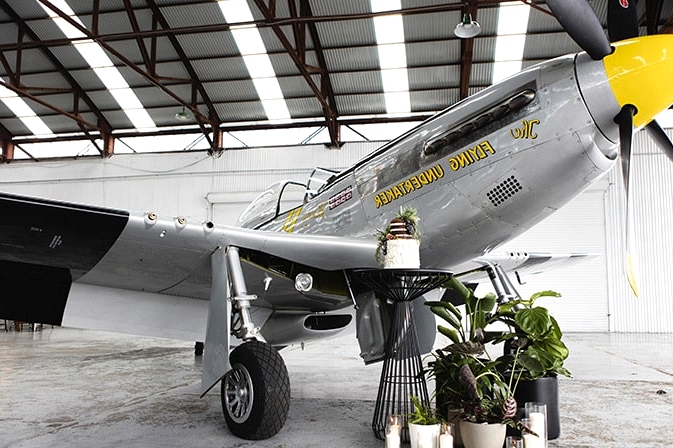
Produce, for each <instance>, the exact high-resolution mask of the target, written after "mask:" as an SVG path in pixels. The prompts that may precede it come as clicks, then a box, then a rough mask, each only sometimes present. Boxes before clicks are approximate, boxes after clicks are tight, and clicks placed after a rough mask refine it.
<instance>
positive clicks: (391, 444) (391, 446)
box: [386, 432, 402, 448]
mask: <svg viewBox="0 0 673 448" xmlns="http://www.w3.org/2000/svg"><path fill="white" fill-rule="evenodd" d="M401 443H402V440H401V439H400V434H399V433H394V432H391V433H388V434H386V448H400V445H401Z"/></svg>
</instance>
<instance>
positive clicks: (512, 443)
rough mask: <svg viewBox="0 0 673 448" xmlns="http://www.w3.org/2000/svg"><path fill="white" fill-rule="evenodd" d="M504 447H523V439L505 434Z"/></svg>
mask: <svg viewBox="0 0 673 448" xmlns="http://www.w3.org/2000/svg"><path fill="white" fill-rule="evenodd" d="M505 448H523V439H522V438H521V437H516V436H507V438H506V439H505Z"/></svg>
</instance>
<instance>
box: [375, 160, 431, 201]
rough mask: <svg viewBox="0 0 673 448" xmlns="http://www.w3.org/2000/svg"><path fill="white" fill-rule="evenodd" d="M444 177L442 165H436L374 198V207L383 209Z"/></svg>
mask: <svg viewBox="0 0 673 448" xmlns="http://www.w3.org/2000/svg"><path fill="white" fill-rule="evenodd" d="M442 177H444V169H443V168H442V166H441V165H435V166H433V167H431V168H430V169H428V170H425V171H423V172H421V173H419V174H417V175H415V176H412V177H410V178H408V179H406V180H403V181H402V182H400V183H399V184H397V185H393V186H392V187H390V188H388V189H387V190H383V191H381V192H379V193H377V194H376V195H375V196H374V205H376V208H379V207H383V206H384V205H386V204H390V203H391V202H393V201H395V200H397V199H399V198H401V197H403V196H405V195H407V194H409V193H411V192H412V191H416V190H419V189H421V188H423V186H425V185H428V184H431V183H432V182H434V181H436V180H437V179H441V178H442Z"/></svg>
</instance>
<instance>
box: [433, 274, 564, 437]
mask: <svg viewBox="0 0 673 448" xmlns="http://www.w3.org/2000/svg"><path fill="white" fill-rule="evenodd" d="M444 286H445V287H446V288H449V289H453V290H454V291H456V292H457V293H458V295H459V296H460V297H461V298H462V299H463V300H464V303H465V310H464V313H465V315H463V313H462V312H461V311H460V310H459V309H458V308H457V307H456V306H454V305H453V304H452V303H450V302H446V301H439V302H427V303H426V305H428V306H430V307H431V310H432V312H433V313H434V314H435V315H437V316H439V317H440V318H441V319H442V320H443V321H444V324H440V325H438V326H437V329H438V331H439V332H440V333H442V334H443V335H444V336H446V337H447V338H448V339H449V340H450V341H451V343H450V344H449V345H447V346H446V347H444V348H441V349H439V350H436V351H435V352H434V353H433V355H434V359H433V360H432V361H431V362H430V363H429V373H430V375H431V376H433V377H434V378H435V381H436V392H435V393H436V395H437V400H438V403H442V405H443V406H444V407H446V409H443V412H447V411H448V412H449V413H450V414H452V415H456V416H457V417H458V418H460V419H464V420H468V421H472V422H475V423H507V424H510V425H513V426H516V427H520V423H519V422H517V420H516V416H515V414H516V401H515V400H514V398H513V396H514V393H515V390H516V386H517V384H518V381H519V380H520V379H521V378H524V379H536V378H540V377H542V376H547V375H554V374H562V375H570V372H568V371H567V370H566V369H565V368H564V367H563V361H564V360H565V359H566V358H567V356H568V349H567V348H566V346H565V345H564V344H563V343H562V342H561V336H562V333H561V331H560V329H559V327H558V323H557V322H556V320H554V318H553V317H551V316H550V315H549V312H548V311H547V310H546V309H545V308H542V307H538V306H534V304H535V301H536V300H537V299H538V298H540V297H544V296H551V297H559V296H560V295H559V294H558V293H555V292H553V291H543V292H540V293H537V294H534V295H533V296H532V297H531V298H530V299H528V300H516V301H512V302H508V303H504V304H499V305H498V304H497V301H496V297H495V295H494V294H490V293H489V294H487V295H485V296H484V297H477V296H475V294H474V292H473V291H472V290H471V289H469V288H467V287H466V286H465V285H463V284H462V283H461V282H460V281H459V280H458V279H456V278H452V279H451V280H450V281H449V282H447V284H445V285H444ZM497 322H503V323H505V324H506V325H508V326H509V327H510V330H509V331H493V330H492V326H493V324H495V323H497ZM488 343H493V344H497V343H504V344H505V345H506V346H507V347H508V348H509V350H508V352H507V353H506V354H504V355H502V356H500V357H497V358H495V359H493V358H491V356H490V355H489V354H488V352H487V351H486V347H485V345H486V344H488Z"/></svg>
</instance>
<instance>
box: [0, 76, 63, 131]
mask: <svg viewBox="0 0 673 448" xmlns="http://www.w3.org/2000/svg"><path fill="white" fill-rule="evenodd" d="M0 101H2V102H3V103H4V104H5V106H7V108H8V109H9V110H11V111H12V113H13V114H14V115H16V117H17V118H18V119H19V120H21V122H22V123H23V124H24V126H26V127H27V128H28V129H29V130H30V132H32V133H33V134H34V135H40V136H53V135H54V133H53V132H52V131H51V129H49V127H48V126H47V125H46V124H45V123H44V121H42V119H41V118H40V117H38V116H37V114H36V113H35V111H34V110H33V109H32V108H31V107H30V106H29V105H28V103H26V102H25V101H24V100H23V98H21V97H20V96H19V95H17V94H16V93H15V92H14V91H12V90H10V89H8V88H7V87H5V86H2V85H0Z"/></svg>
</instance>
